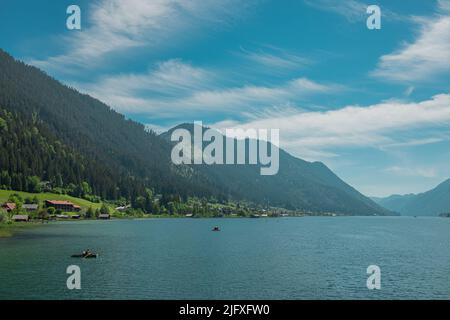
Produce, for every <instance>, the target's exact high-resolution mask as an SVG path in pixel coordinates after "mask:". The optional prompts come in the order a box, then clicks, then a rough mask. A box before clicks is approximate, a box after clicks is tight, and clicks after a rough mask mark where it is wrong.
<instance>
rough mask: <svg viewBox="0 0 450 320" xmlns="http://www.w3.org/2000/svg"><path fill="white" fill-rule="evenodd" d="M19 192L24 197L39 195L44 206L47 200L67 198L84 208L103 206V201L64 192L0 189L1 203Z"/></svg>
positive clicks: (40, 202) (40, 203)
mask: <svg viewBox="0 0 450 320" xmlns="http://www.w3.org/2000/svg"><path fill="white" fill-rule="evenodd" d="M14 193H16V194H18V195H20V196H21V197H22V199H26V198H31V199H33V198H34V197H37V198H38V199H39V205H40V206H42V204H43V202H44V201H45V200H66V201H70V202H72V203H74V204H76V205H79V206H80V207H81V208H82V209H83V210H86V209H88V208H89V207H92V209H94V210H95V209H100V207H101V206H102V204H101V203H93V202H90V201H87V200H84V199H80V198H75V197H71V196H68V195H64V194H55V193H29V192H22V191H13V190H0V204H3V203H5V202H6V201H8V198H9V196H10V195H11V194H14Z"/></svg>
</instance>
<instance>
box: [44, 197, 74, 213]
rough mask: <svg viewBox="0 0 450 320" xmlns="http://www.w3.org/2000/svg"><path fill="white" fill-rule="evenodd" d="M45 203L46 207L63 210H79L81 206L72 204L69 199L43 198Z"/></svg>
mask: <svg viewBox="0 0 450 320" xmlns="http://www.w3.org/2000/svg"><path fill="white" fill-rule="evenodd" d="M45 205H46V206H47V207H53V208H55V209H56V210H61V211H63V212H80V211H81V207H80V206H77V205H75V204H73V203H72V202H70V201H65V200H45Z"/></svg>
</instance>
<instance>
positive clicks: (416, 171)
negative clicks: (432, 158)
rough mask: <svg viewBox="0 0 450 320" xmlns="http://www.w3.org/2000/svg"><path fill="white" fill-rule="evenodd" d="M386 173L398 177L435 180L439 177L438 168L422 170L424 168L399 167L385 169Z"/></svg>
mask: <svg viewBox="0 0 450 320" xmlns="http://www.w3.org/2000/svg"><path fill="white" fill-rule="evenodd" d="M384 171H385V172H388V173H392V174H395V175H397V176H405V177H423V178H435V177H437V176H438V173H437V171H436V168H422V167H414V168H412V167H399V166H393V167H389V168H386V169H384Z"/></svg>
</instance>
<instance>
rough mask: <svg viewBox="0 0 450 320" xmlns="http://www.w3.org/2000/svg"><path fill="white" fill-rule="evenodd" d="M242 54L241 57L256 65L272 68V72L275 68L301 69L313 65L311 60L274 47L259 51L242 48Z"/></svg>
mask: <svg viewBox="0 0 450 320" xmlns="http://www.w3.org/2000/svg"><path fill="white" fill-rule="evenodd" d="M269 49H270V50H269ZM241 52H242V53H241V55H242V56H243V57H244V58H246V59H248V60H251V61H252V62H254V63H256V64H260V65H263V66H266V67H270V68H272V69H271V70H272V72H273V68H280V69H300V68H303V67H305V66H307V65H309V64H310V63H311V60H310V59H307V58H305V57H302V56H299V55H297V54H294V53H291V52H287V51H285V50H282V49H279V48H274V47H270V48H265V49H263V50H261V49H260V50H257V51H251V50H247V49H245V48H241Z"/></svg>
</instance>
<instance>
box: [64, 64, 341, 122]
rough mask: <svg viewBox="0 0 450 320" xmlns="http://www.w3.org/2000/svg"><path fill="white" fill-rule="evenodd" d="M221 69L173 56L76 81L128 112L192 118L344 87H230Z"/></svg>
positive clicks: (305, 82)
mask: <svg viewBox="0 0 450 320" xmlns="http://www.w3.org/2000/svg"><path fill="white" fill-rule="evenodd" d="M222 80H223V79H222V78H221V75H220V73H219V74H218V73H216V72H213V71H210V70H208V69H204V68H199V67H194V66H192V65H191V64H189V63H185V62H182V61H181V60H169V61H165V62H162V63H159V64H157V66H156V67H155V68H153V69H151V70H150V71H148V72H147V73H144V74H121V75H112V76H106V77H103V78H101V79H100V80H99V81H97V82H94V83H83V84H80V83H72V84H71V85H72V86H74V87H76V88H78V89H79V90H81V91H83V92H85V93H88V94H91V95H92V96H94V97H96V98H98V99H100V100H102V101H104V102H106V103H107V104H109V105H110V106H111V107H113V108H114V109H116V110H117V111H120V112H126V113H128V114H132V113H135V114H157V116H158V117H159V118H179V117H180V116H182V115H185V114H189V116H191V117H195V116H202V115H205V114H206V113H209V114H211V113H218V114H225V115H227V114H229V113H233V112H239V113H241V114H245V113H252V112H257V111H258V112H259V111H261V110H262V109H264V108H272V107H273V106H277V105H284V106H286V105H291V104H294V103H295V102H297V101H298V100H299V99H302V98H305V97H307V96H310V95H312V94H328V93H333V92H336V91H339V90H342V88H343V87H342V86H339V85H333V84H322V83H318V82H315V81H312V80H309V79H307V78H293V79H290V80H286V81H283V82H281V83H279V84H273V85H266V86H262V85H252V84H246V85H242V86H232V87H227V86H224V85H223V83H222Z"/></svg>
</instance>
